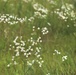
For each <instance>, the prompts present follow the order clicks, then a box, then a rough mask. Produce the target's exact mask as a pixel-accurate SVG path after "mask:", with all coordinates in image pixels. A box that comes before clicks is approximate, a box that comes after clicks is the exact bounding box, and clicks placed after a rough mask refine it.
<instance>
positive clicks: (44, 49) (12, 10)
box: [0, 0, 76, 75]
mask: <svg viewBox="0 0 76 75" xmlns="http://www.w3.org/2000/svg"><path fill="white" fill-rule="evenodd" d="M25 1H26V0H25ZM25 1H23V0H6V1H5V0H0V21H1V19H2V18H1V16H2V14H4V15H5V16H6V18H10V15H13V16H14V17H16V20H15V19H14V18H10V19H11V20H10V21H9V22H14V21H17V22H18V23H15V24H11V23H9V22H8V21H6V23H4V21H5V19H4V20H3V21H2V22H0V75H75V74H76V57H75V55H76V22H75V21H76V18H75V17H76V14H75V12H76V11H74V10H75V8H70V10H68V11H67V12H68V13H70V14H68V13H67V12H65V9H67V8H65V9H64V10H62V9H61V7H62V5H63V4H64V5H65V6H66V7H67V5H66V3H67V4H68V7H69V4H71V5H73V4H72V3H73V2H72V1H70V0H67V1H66V0H64V1H63V3H62V2H60V0H57V1H54V2H55V3H52V2H51V4H50V2H48V1H49V0H45V1H44V0H38V1H37V0H28V1H29V2H25ZM35 3H39V4H40V5H39V6H41V7H42V8H44V9H45V8H47V10H48V13H47V14H45V13H44V12H43V11H42V10H40V11H38V8H40V7H39V6H38V8H37V9H34V7H33V5H34V4H35ZM57 9H59V11H58V10H57ZM55 11H56V12H58V13H59V14H60V13H61V12H63V13H65V14H66V15H65V17H68V18H67V19H66V18H65V19H63V17H62V16H60V15H59V14H57V13H54V12H55ZM72 11H74V14H73V15H75V16H74V17H72V16H71V12H72ZM35 12H39V13H40V14H41V16H44V15H45V16H46V17H43V18H42V17H41V16H40V15H39V14H37V15H35ZM6 14H9V16H7V15H6ZM63 16H64V15H63ZM25 17H27V18H26V20H24V21H23V22H21V20H18V19H20V18H21V19H22V18H25ZM31 17H33V18H34V19H31ZM17 18H18V19H17ZM71 19H72V20H71ZM65 20H66V21H65ZM34 27H35V28H34ZM45 27H46V28H47V30H48V33H46V31H47V30H46V29H44V28H45ZM38 28H40V29H38ZM42 29H43V31H44V32H42ZM45 30H46V31H45ZM43 33H44V34H45V35H44V34H43ZM32 34H33V35H32ZM17 36H18V39H17V42H19V43H20V44H21V40H23V41H26V42H25V46H21V45H19V46H21V48H22V47H24V48H25V51H26V50H27V49H28V48H29V46H31V45H32V42H31V41H28V40H30V38H31V37H32V38H33V39H34V40H33V41H34V42H35V43H36V41H37V39H38V37H39V36H40V37H41V39H40V40H41V41H42V42H38V43H37V45H34V46H32V48H33V49H34V51H33V52H32V55H30V56H29V57H28V58H25V57H24V55H23V53H22V52H20V51H19V52H20V55H19V56H18V57H16V52H15V50H16V47H18V46H16V45H15V43H13V41H14V39H16V37H17ZM21 36H22V39H20V37H21ZM10 45H12V46H11V47H10ZM13 47H15V48H13ZM37 47H41V50H40V53H39V55H40V57H41V58H42V61H44V62H43V64H42V66H41V67H39V62H40V63H41V61H40V58H37V56H35V55H34V53H35V52H36V48H37ZM10 48H11V49H12V50H9V49H10ZM30 50H31V49H30ZM55 50H57V51H58V52H60V53H61V54H58V53H57V52H55ZM28 53H29V52H27V54H28ZM12 56H15V57H16V58H15V59H14V61H15V60H16V61H17V62H18V64H17V65H15V64H12V65H11V66H9V67H7V65H8V64H9V63H10V62H12V60H11V59H12ZM63 56H67V59H64V61H62V57H63ZM32 60H35V62H34V64H32V66H31V65H28V64H27V61H29V62H32ZM37 60H38V62H37ZM14 61H13V62H14Z"/></svg>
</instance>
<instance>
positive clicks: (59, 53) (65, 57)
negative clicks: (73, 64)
mask: <svg viewBox="0 0 76 75" xmlns="http://www.w3.org/2000/svg"><path fill="white" fill-rule="evenodd" d="M54 51H55V53H53V55H55V54H57V55H61V52H59V51H58V50H56V49H55V50H54ZM67 57H68V56H67V55H65V56H62V61H65V60H67Z"/></svg>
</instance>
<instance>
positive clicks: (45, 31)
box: [41, 27, 49, 35]
mask: <svg viewBox="0 0 76 75" xmlns="http://www.w3.org/2000/svg"><path fill="white" fill-rule="evenodd" d="M41 32H42V34H43V35H45V34H47V33H48V32H49V31H48V28H47V27H43V28H42V31H41Z"/></svg>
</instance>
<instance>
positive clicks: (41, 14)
mask: <svg viewBox="0 0 76 75" xmlns="http://www.w3.org/2000/svg"><path fill="white" fill-rule="evenodd" d="M33 8H34V9H35V12H34V16H35V17H38V18H46V16H47V14H48V10H47V9H46V8H45V7H44V6H43V5H41V4H38V3H35V4H33Z"/></svg>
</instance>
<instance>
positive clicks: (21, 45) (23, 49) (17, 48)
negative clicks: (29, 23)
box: [7, 36, 44, 67]
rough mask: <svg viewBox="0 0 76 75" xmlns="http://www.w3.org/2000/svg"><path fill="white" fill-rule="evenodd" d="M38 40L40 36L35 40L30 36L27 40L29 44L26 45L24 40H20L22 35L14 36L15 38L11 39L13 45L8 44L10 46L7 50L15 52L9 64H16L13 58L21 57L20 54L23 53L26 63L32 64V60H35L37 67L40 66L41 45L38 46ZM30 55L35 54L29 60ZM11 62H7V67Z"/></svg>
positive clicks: (41, 61)
mask: <svg viewBox="0 0 76 75" xmlns="http://www.w3.org/2000/svg"><path fill="white" fill-rule="evenodd" d="M18 39H19V41H18ZM40 40H41V37H38V38H37V40H34V39H33V37H31V38H30V39H28V40H27V42H28V43H30V44H31V45H29V46H28V47H27V46H26V41H23V40H22V36H21V37H18V36H16V38H15V39H14V41H13V43H14V46H12V45H10V47H11V48H9V50H14V51H13V52H14V53H15V55H14V56H12V61H13V63H11V64H14V65H17V64H18V63H17V62H16V60H15V58H17V57H21V54H23V56H24V57H25V59H27V65H30V66H31V65H33V64H34V62H37V63H38V64H39V67H41V66H42V64H43V62H44V61H43V59H42V57H41V55H40V50H41V47H39V46H38V43H40V42H41V41H40ZM32 56H35V59H32V60H31V61H29V58H31V57H32ZM11 64H8V65H7V67H10V65H11Z"/></svg>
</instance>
